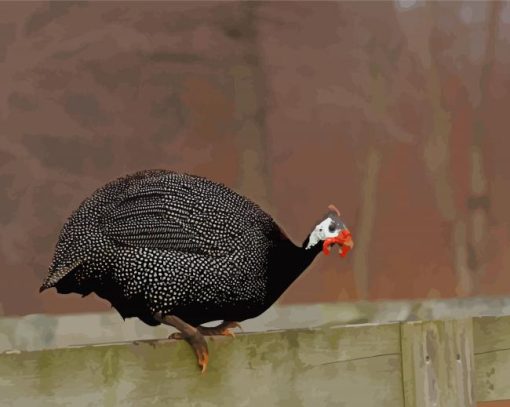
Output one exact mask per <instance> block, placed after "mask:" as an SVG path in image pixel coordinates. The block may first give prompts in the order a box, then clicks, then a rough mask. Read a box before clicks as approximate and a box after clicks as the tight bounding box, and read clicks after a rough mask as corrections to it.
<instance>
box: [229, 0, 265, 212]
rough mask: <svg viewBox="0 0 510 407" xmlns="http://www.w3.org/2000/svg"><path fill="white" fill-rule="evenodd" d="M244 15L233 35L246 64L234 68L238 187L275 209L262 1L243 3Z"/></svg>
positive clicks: (242, 191)
mask: <svg viewBox="0 0 510 407" xmlns="http://www.w3.org/2000/svg"><path fill="white" fill-rule="evenodd" d="M242 7H243V8H244V10H243V15H244V17H243V18H242V19H241V21H240V22H238V24H239V25H238V26H237V27H232V28H231V33H232V36H234V37H235V36H237V37H238V39H239V40H243V41H244V43H245V47H244V50H245V51H244V52H245V55H244V61H245V62H244V63H239V64H237V65H235V66H233V67H232V68H231V71H230V74H231V76H232V79H233V83H234V95H235V109H236V112H235V120H236V130H237V140H238V145H239V151H240V166H239V167H240V168H239V181H238V185H239V187H238V189H239V191H240V192H241V193H243V194H244V195H246V196H249V197H250V198H251V199H253V200H254V201H255V202H257V203H258V204H259V205H260V206H261V207H262V208H264V209H265V210H267V211H268V212H271V209H272V208H271V199H270V184H271V183H270V176H269V164H268V151H267V131H266V125H265V78H264V72H263V71H262V68H261V66H262V64H261V63H260V50H259V47H258V35H257V28H258V27H257V24H258V21H257V20H258V18H257V17H258V14H257V10H258V7H259V4H258V3H243V4H242Z"/></svg>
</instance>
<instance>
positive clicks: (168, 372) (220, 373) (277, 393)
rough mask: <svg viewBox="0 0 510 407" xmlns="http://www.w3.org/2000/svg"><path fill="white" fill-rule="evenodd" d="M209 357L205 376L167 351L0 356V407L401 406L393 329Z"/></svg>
mask: <svg viewBox="0 0 510 407" xmlns="http://www.w3.org/2000/svg"><path fill="white" fill-rule="evenodd" d="M209 349H210V355H211V359H210V365H209V369H208V371H207V373H206V374H205V375H201V374H200V373H199V370H198V368H197V366H196V361H195V358H194V355H193V353H192V351H191V349H190V348H189V346H188V345H187V344H186V343H182V342H174V341H159V342H157V341H153V342H142V343H139V344H138V345H135V344H120V345H104V346H88V347H82V348H66V349H58V350H47V351H37V352H22V353H19V354H1V355H0V405H12V406H26V405H33V403H34V401H36V402H37V405H38V406H50V405H51V406H53V405H66V404H68V405H73V406H74V405H77V406H81V405H105V406H115V405H123V406H124V405H128V406H129V405H156V406H159V405H172V406H189V405H193V406H216V405H226V406H230V405H235V406H251V405H278V406H301V405H303V406H304V405H336V406H346V407H350V406H360V407H361V406H363V407H370V406H381V407H385V406H388V407H400V406H402V405H403V399H402V377H401V371H400V365H401V360H400V354H399V326H398V324H393V325H382V326H369V327H366V329H363V328H360V327H354V328H352V327H344V328H336V329H327V330H296V331H285V332H274V333H264V334H254V335H240V336H238V337H237V338H236V339H231V338H221V339H217V340H211V341H209ZM56 396H58V397H56ZM55 403H57V404H55ZM58 403H60V404H58Z"/></svg>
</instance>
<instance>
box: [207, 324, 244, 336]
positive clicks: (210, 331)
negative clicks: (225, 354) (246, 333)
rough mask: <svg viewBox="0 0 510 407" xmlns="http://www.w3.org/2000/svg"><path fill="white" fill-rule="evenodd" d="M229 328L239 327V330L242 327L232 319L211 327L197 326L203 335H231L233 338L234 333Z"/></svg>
mask: <svg viewBox="0 0 510 407" xmlns="http://www.w3.org/2000/svg"><path fill="white" fill-rule="evenodd" d="M230 328H239V329H240V330H241V331H242V330H243V328H241V325H239V324H238V323H237V322H233V321H225V322H223V323H222V324H220V325H218V326H215V327H212V328H209V327H205V326H198V327H197V329H198V330H199V331H200V333H201V334H202V335H205V336H231V337H233V338H235V334H234V332H232V331H231V330H230Z"/></svg>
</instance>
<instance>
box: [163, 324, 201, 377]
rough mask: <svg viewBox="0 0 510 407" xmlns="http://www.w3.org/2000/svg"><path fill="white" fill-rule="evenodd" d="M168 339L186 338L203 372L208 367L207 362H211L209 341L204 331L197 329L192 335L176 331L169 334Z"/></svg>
mask: <svg viewBox="0 0 510 407" xmlns="http://www.w3.org/2000/svg"><path fill="white" fill-rule="evenodd" d="M168 339H176V340H181V339H184V340H185V341H186V342H188V343H189V344H190V345H191V347H192V348H193V351H194V352H195V355H196V356H197V362H198V365H199V366H200V368H201V369H202V373H204V372H205V370H206V369H207V363H208V362H209V351H208V348H207V343H206V341H205V338H204V336H203V335H202V333H201V332H200V331H199V330H198V329H197V331H196V332H195V333H194V334H192V335H187V334H184V333H182V332H175V333H173V334H171V335H169V336H168Z"/></svg>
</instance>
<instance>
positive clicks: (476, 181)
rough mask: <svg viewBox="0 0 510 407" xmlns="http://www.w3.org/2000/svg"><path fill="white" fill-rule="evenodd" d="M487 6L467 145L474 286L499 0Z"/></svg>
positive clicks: (484, 211)
mask: <svg viewBox="0 0 510 407" xmlns="http://www.w3.org/2000/svg"><path fill="white" fill-rule="evenodd" d="M486 7H487V8H488V13H487V14H488V18H487V29H486V31H487V34H486V37H487V41H486V44H485V52H484V57H483V60H482V64H481V70H480V79H479V89H480V97H479V99H478V100H477V103H476V102H475V106H473V108H474V109H473V110H474V117H473V136H472V141H471V149H470V166H471V183H470V193H471V195H470V196H469V197H468V201H467V206H468V209H469V215H468V216H469V237H468V242H467V244H468V247H469V257H468V259H469V262H468V264H469V268H470V269H471V272H472V275H473V278H475V279H476V285H475V286H476V287H477V288H478V286H479V280H480V277H481V276H482V274H483V271H484V268H485V263H486V258H485V257H486V251H487V247H488V238H489V209H490V207H489V206H490V199H489V189H488V177H487V174H486V168H485V164H486V160H485V157H484V150H485V144H484V139H485V137H486V135H487V134H486V129H485V127H484V123H485V120H490V118H489V117H488V115H487V114H486V113H487V101H488V96H489V95H488V92H489V79H490V76H491V72H492V68H493V65H494V54H495V47H496V38H497V35H498V27H499V16H500V14H501V2H499V1H494V2H489V3H487V4H486Z"/></svg>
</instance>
